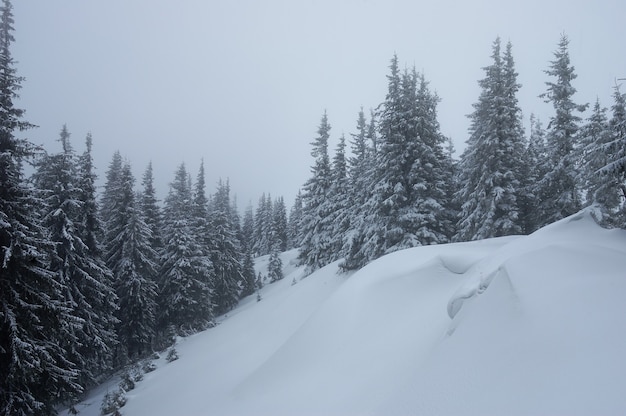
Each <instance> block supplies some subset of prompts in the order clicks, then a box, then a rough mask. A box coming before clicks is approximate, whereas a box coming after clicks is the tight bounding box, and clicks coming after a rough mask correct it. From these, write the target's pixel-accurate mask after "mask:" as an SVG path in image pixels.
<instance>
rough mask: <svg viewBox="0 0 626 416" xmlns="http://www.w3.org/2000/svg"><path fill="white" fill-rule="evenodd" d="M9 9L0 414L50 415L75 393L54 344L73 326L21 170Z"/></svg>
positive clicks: (2, 67) (3, 107)
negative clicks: (62, 399)
mask: <svg viewBox="0 0 626 416" xmlns="http://www.w3.org/2000/svg"><path fill="white" fill-rule="evenodd" d="M12 32H13V15H12V5H11V2H10V1H8V0H3V2H2V6H1V8H0V259H1V261H0V374H2V376H1V377H0V415H6V416H22V415H23V416H26V415H33V414H38V415H49V414H54V413H55V408H54V404H55V403H56V402H57V401H58V400H59V398H62V397H67V396H70V395H74V394H77V393H79V392H80V391H81V387H80V385H78V384H77V383H76V382H75V379H76V377H77V375H78V372H77V370H76V366H75V364H74V363H72V362H70V361H68V360H67V359H66V357H65V352H64V351H63V349H62V347H61V345H59V341H61V340H62V339H65V338H66V337H69V333H68V332H67V327H68V326H72V327H73V326H75V325H76V323H75V321H74V319H73V318H72V316H71V309H70V308H69V307H68V305H66V303H65V299H64V296H63V293H62V290H63V288H64V286H63V283H62V282H61V281H60V280H59V275H58V274H57V273H54V272H51V271H49V270H48V268H49V262H50V257H49V253H52V251H53V245H52V244H51V242H50V240H49V239H48V238H47V236H46V233H45V231H44V229H43V228H42V227H41V226H40V224H39V221H38V218H37V217H36V215H35V213H36V212H38V211H39V210H40V204H41V201H40V200H38V199H37V198H36V197H35V196H34V195H33V193H32V192H31V191H30V190H29V189H28V187H27V186H26V185H25V184H24V181H23V178H22V171H21V166H22V162H23V161H24V158H26V157H28V156H30V155H32V154H33V150H34V149H33V146H32V144H31V143H29V142H28V141H26V140H22V139H18V138H17V137H16V136H15V134H16V133H17V132H19V131H23V130H26V129H28V128H30V127H32V125H31V124H30V123H28V122H27V121H24V120H23V116H24V110H22V109H19V108H16V107H15V106H14V100H16V99H17V98H18V95H17V92H18V90H19V88H20V86H21V82H22V80H23V79H22V78H21V77H19V76H17V74H16V70H15V68H14V64H15V63H14V61H13V59H12V56H11V51H10V47H11V43H12V42H13V41H14V38H13V34H12Z"/></svg>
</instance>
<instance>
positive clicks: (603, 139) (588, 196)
mask: <svg viewBox="0 0 626 416" xmlns="http://www.w3.org/2000/svg"><path fill="white" fill-rule="evenodd" d="M606 112H607V109H606V108H604V107H602V106H601V105H600V100H596V102H595V104H594V105H593V107H592V110H591V114H590V115H589V117H588V118H587V120H586V123H585V124H584V125H583V126H582V127H581V128H580V130H579V133H578V136H579V146H578V147H577V148H576V149H575V150H574V151H575V152H576V153H577V156H576V160H577V162H578V163H579V164H580V167H579V169H578V175H579V176H578V183H579V184H580V186H581V188H582V190H583V192H584V194H583V196H584V199H585V200H584V204H585V205H591V204H593V203H594V202H599V203H600V201H602V200H603V199H604V198H605V197H609V198H611V197H613V198H615V197H617V198H615V199H616V200H615V199H614V201H612V202H609V201H606V200H604V201H602V203H600V205H602V206H608V205H615V204H616V203H619V195H618V194H616V193H615V192H613V193H608V194H607V193H606V192H602V191H600V192H598V191H599V189H600V188H601V187H602V185H603V183H602V179H603V178H602V176H601V175H598V174H597V172H598V170H600V169H601V168H603V167H604V166H606V164H607V161H608V154H607V153H606V152H605V151H604V150H603V147H604V146H605V145H606V144H607V143H609V142H610V141H611V133H610V130H609V120H608V118H607V115H606ZM607 202H608V204H607Z"/></svg>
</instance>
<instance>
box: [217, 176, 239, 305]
mask: <svg viewBox="0 0 626 416" xmlns="http://www.w3.org/2000/svg"><path fill="white" fill-rule="evenodd" d="M230 209H231V204H230V185H229V184H228V182H226V183H224V182H222V181H220V182H219V183H218V186H217V191H216V193H215V195H214V196H213V198H212V206H211V209H210V215H211V224H210V227H211V240H212V246H211V248H210V250H211V251H210V257H211V261H212V262H213V269H214V272H213V279H212V281H211V290H212V296H213V304H214V305H215V313H216V314H220V315H221V314H223V313H226V312H228V311H229V310H231V309H232V308H233V307H235V306H236V305H237V302H238V301H239V291H240V284H241V283H242V280H243V276H242V264H241V260H242V258H243V255H242V251H241V244H240V242H239V240H238V239H237V235H236V233H235V229H234V226H233V224H232V215H231V212H230Z"/></svg>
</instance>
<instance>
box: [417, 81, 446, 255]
mask: <svg viewBox="0 0 626 416" xmlns="http://www.w3.org/2000/svg"><path fill="white" fill-rule="evenodd" d="M413 77H415V74H414V75H413ZM417 81H418V83H419V84H418V89H417V94H416V102H415V106H416V125H415V129H416V132H417V137H418V138H419V139H421V142H422V145H421V149H420V153H419V158H418V159H417V160H416V162H415V163H414V164H413V168H412V170H413V172H414V173H413V174H414V175H415V176H416V177H417V178H420V179H419V182H418V183H416V184H415V185H413V188H414V190H415V191H416V192H417V194H418V195H417V198H416V202H417V206H416V209H417V213H418V219H419V221H418V228H417V231H416V235H417V238H418V240H419V242H420V244H422V245H429V244H440V243H446V242H448V241H449V240H450V235H451V234H452V233H453V230H454V225H453V223H454V221H455V219H456V217H455V214H456V212H454V210H453V209H452V202H451V200H452V193H451V190H452V182H453V175H454V170H453V162H452V159H451V154H450V153H446V146H447V145H448V139H447V138H446V137H444V135H443V134H442V133H441V130H440V126H439V121H438V120H437V105H438V103H439V101H440V100H439V97H438V96H437V94H435V93H433V92H431V91H430V88H429V86H428V85H429V83H428V82H427V81H426V79H425V77H424V74H419V75H417Z"/></svg>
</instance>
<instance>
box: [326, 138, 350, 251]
mask: <svg viewBox="0 0 626 416" xmlns="http://www.w3.org/2000/svg"><path fill="white" fill-rule="evenodd" d="M345 149H346V139H345V137H344V136H343V135H342V136H341V137H340V138H339V143H338V144H337V148H336V150H335V155H334V156H333V160H332V166H331V171H330V175H331V185H330V189H329V191H328V198H326V201H325V202H324V203H325V204H328V207H327V208H325V209H324V211H327V212H329V220H330V229H329V231H328V232H329V236H330V241H331V248H330V255H329V257H328V262H332V261H335V260H338V259H340V258H343V257H344V256H345V255H346V254H347V249H348V246H347V245H346V244H345V236H346V233H347V232H348V230H349V229H350V217H351V209H350V200H349V199H348V198H349V194H348V189H349V185H348V166H347V161H346V151H345Z"/></svg>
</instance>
